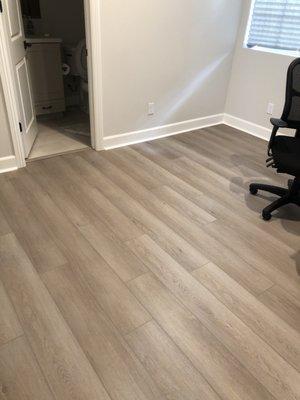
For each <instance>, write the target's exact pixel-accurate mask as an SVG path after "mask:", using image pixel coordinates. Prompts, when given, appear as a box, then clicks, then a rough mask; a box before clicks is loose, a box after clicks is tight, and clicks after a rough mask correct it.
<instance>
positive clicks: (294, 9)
mask: <svg viewBox="0 0 300 400" xmlns="http://www.w3.org/2000/svg"><path fill="white" fill-rule="evenodd" d="M246 46H247V47H248V48H255V47H256V48H265V49H266V48H267V49H273V50H277V51H282V52H284V53H286V52H287V54H289V53H296V52H298V51H299V50H300V0H253V6H252V10H251V16H250V22H249V30H248V32H247V37H246Z"/></svg>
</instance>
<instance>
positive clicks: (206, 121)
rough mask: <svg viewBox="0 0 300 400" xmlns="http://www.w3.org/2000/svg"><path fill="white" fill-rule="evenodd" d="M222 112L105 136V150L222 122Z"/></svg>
mask: <svg viewBox="0 0 300 400" xmlns="http://www.w3.org/2000/svg"><path fill="white" fill-rule="evenodd" d="M223 117H224V115H223V114H216V115H211V116H208V117H204V118H197V119H191V120H188V121H183V122H178V123H175V124H170V125H163V126H157V127H154V128H150V129H144V130H140V131H134V132H129V133H124V134H121V135H114V136H107V137H105V138H104V148H105V150H109V149H115V148H117V147H123V146H128V145H131V144H136V143H141V142H146V141H150V140H155V139H159V138H163V137H167V136H173V135H178V134H179V133H184V132H189V131H193V130H196V129H203V128H207V127H209V126H214V125H218V124H221V123H223Z"/></svg>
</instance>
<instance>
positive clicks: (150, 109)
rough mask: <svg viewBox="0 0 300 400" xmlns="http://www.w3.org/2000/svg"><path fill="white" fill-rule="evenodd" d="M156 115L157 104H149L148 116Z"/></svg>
mask: <svg viewBox="0 0 300 400" xmlns="http://www.w3.org/2000/svg"><path fill="white" fill-rule="evenodd" d="M154 114H155V104H154V103H148V115H154Z"/></svg>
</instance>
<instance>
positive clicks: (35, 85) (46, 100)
mask: <svg viewBox="0 0 300 400" xmlns="http://www.w3.org/2000/svg"><path fill="white" fill-rule="evenodd" d="M26 43H27V58H28V65H29V72H30V76H31V82H32V89H33V97H34V104H35V111H36V115H42V114H51V113H58V112H63V111H65V109H66V105H65V95H64V85H63V75H62V59H61V39H53V38H42V39H39V38H31V39H26Z"/></svg>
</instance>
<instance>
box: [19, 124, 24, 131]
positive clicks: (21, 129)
mask: <svg viewBox="0 0 300 400" xmlns="http://www.w3.org/2000/svg"><path fill="white" fill-rule="evenodd" d="M19 128H20V132H23V126H22V124H21V122H19Z"/></svg>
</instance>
